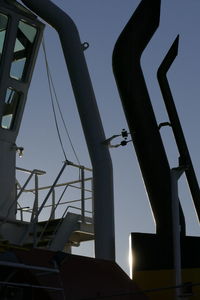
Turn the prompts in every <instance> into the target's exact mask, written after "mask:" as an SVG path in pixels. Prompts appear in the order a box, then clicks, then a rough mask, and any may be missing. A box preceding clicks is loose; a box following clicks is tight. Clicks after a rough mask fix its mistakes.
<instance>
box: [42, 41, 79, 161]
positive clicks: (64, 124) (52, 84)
mask: <svg viewBox="0 0 200 300" xmlns="http://www.w3.org/2000/svg"><path fill="white" fill-rule="evenodd" d="M42 46H43V51H44V56H45V64H46V70H47V77H48V84H49V89H50V95H51V103H52V107H53V113H54V119H55V123H56V130H57V133H58V137H59V141H60V144H61V148H62V151H63V154H64V156H65V159H66V153H65V150H64V146H63V143H62V139H61V135H60V131H59V127H58V121H57V118H56V112H55V106H54V102H53V93H54V97H55V100H56V104H57V106H58V110H59V113H60V116H61V120H62V122H63V126H64V129H65V132H66V134H67V137H68V140H69V143H70V145H71V148H72V150H73V153H74V156H75V158H76V160H77V162H78V164H79V165H80V161H79V158H78V155H77V153H76V151H75V148H74V145H73V143H72V139H71V137H70V134H69V131H68V129H67V126H66V123H65V120H64V118H63V114H62V111H61V108H60V104H59V101H58V97H57V93H56V89H55V86H54V83H53V79H52V76H51V72H50V69H49V64H48V59H47V53H46V47H45V41H44V38H43V41H42Z"/></svg>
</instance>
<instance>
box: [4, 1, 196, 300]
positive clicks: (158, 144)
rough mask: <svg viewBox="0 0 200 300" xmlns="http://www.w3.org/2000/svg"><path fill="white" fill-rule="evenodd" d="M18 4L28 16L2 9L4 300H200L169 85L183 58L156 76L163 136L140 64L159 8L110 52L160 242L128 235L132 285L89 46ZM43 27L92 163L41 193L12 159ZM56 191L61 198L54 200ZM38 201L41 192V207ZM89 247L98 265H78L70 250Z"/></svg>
mask: <svg viewBox="0 0 200 300" xmlns="http://www.w3.org/2000/svg"><path fill="white" fill-rule="evenodd" d="M21 2H22V3H23V4H24V5H25V6H26V7H27V8H26V7H25V6H22V5H21V4H20V3H19V2H17V1H16V0H0V54H1V55H0V94H1V100H0V165H1V168H0V191H1V195H0V270H1V272H0V273H1V274H0V298H1V299H16V300H23V299H27V298H28V297H30V296H31V297H32V299H55V300H56V299H72V300H75V299H76V300H83V299H88V300H89V299H91V300H92V299H103V298H112V299H116V300H117V299H122V300H126V299H127V300H128V299H141V300H142V299H152V300H154V299H161V298H162V299H179V298H180V297H183V298H184V299H186V297H189V296H192V297H193V298H192V299H198V291H199V287H198V285H197V287H196V286H195V284H196V283H197V282H198V276H199V273H200V272H199V267H200V259H199V249H200V241H199V238H198V237H188V236H186V232H185V219H184V214H183V212H182V209H181V206H180V203H179V198H178V180H179V178H180V176H181V175H182V174H183V173H184V172H185V174H186V177H187V181H188V184H189V187H190V191H191V195H192V199H193V202H194V206H195V208H196V212H197V215H198V217H199V218H200V191H199V186H198V182H197V178H196V175H195V172H194V168H193V166H192V161H191V158H190V155H189V151H188V148H187V144H186V141H185V138H184V135H183V131H182V128H181V124H180V121H179V119H178V114H177V111H176V107H175V104H174V101H173V97H172V94H171V91H170V87H169V84H168V81H167V77H166V76H167V72H168V69H169V68H170V66H171V64H172V63H173V60H174V59H175V57H176V55H177V52H178V37H177V38H176V40H175V41H174V43H173V45H172V47H171V49H170V50H169V52H168V54H167V55H166V57H165V59H164V60H163V63H162V64H161V66H160V68H159V70H158V81H159V85H160V89H161V91H162V94H163V99H164V101H165V106H166V110H167V113H168V116H169V121H170V123H169V122H168V123H167V122H165V123H162V124H159V125H158V124H157V122H156V119H155V116H154V111H153V107H152V105H151V101H150V97H149V94H148V90H147V87H146V84H145V79H144V76H143V73H142V68H141V63H140V60H141V55H142V53H143V51H144V49H145V48H146V46H147V44H148V42H149V41H150V39H151V38H152V36H153V34H154V33H155V31H156V30H157V29H158V27H159V18H160V6H161V0H155V1H153V2H152V1H149V0H142V1H141V3H140V4H139V6H138V8H137V9H136V11H135V12H134V14H133V16H132V17H131V19H130V20H129V22H128V23H127V25H126V26H125V28H124V30H123V32H122V33H121V35H120V36H119V39H118V41H117V43H116V45H115V47H114V51H113V72H114V76H115V79H116V82H117V86H118V90H119V94H120V97H121V100H122V104H123V108H124V112H125V116H126V119H127V123H128V126H129V130H130V134H131V136H132V140H131V141H130V142H132V141H133V144H134V147H135V151H136V154H137V158H138V161H139V165H140V168H141V172H142V176H143V178H144V183H145V186H146V189H147V193H148V197H149V201H150V204H151V208H152V211H153V214H154V217H155V221H156V233H155V234H147V233H132V234H131V253H132V255H134V258H135V263H134V266H133V271H134V277H133V280H131V279H130V278H129V277H128V276H127V275H126V274H125V273H124V272H123V271H122V270H121V269H120V267H118V266H117V264H116V263H115V230H114V227H115V226H114V197H113V170H112V161H111V157H110V153H109V147H108V146H112V145H111V140H112V138H115V137H116V136H113V137H112V138H110V139H106V137H105V133H104V129H103V125H102V121H101V117H100V114H99V111H98V107H97V103H96V99H95V93H94V91H93V87H92V83H91V80H90V75H89V72H88V69H87V64H86V61H85V57H84V51H85V50H86V48H87V47H88V44H87V43H81V41H80V37H79V33H78V29H77V27H76V25H75V23H74V22H73V20H72V19H71V18H70V17H69V16H68V15H67V14H66V13H65V12H63V11H62V10H61V9H60V8H59V7H57V6H56V5H55V4H53V3H52V2H51V1H50V0H42V1H41V0H22V1H21ZM39 18H40V19H42V20H44V21H45V22H46V23H48V24H50V25H51V26H52V27H53V28H54V29H55V30H56V31H57V33H58V35H59V38H60V42H61V46H62V50H63V54H64V57H65V62H66V66H67V70H68V74H69V78H70V81H71V85H72V89H73V93H74V96H75V101H76V105H77V109H78V113H79V117H80V120H81V125H82V128H83V132H84V135H85V139H86V143H87V147H88V152H89V155H90V159H91V163H92V168H91V169H90V168H88V167H86V166H83V165H79V164H75V163H73V162H71V161H69V160H67V159H66V160H65V161H64V162H63V165H62V167H61V169H60V171H59V173H58V174H55V180H54V182H53V183H52V184H51V185H49V186H41V185H40V184H39V180H40V177H41V176H43V175H44V174H45V171H43V170H38V169H34V170H29V169H28V168H27V169H24V168H20V167H17V166H16V154H19V155H21V154H22V152H23V148H22V147H19V146H17V145H16V138H17V135H18V132H19V130H20V124H21V120H22V118H23V112H24V108H25V104H26V98H27V94H28V89H29V86H30V82H31V78H32V74H33V70H34V66H35V62H36V58H37V54H38V50H39V47H40V43H41V41H42V34H43V30H44V28H45V26H44V24H43V23H42V21H40V20H39ZM141 22H142V26H140V24H141ZM144 120H145V122H144ZM166 125H169V126H171V128H172V130H173V133H174V137H175V141H176V144H177V148H178V151H179V154H180V158H179V165H178V166H177V168H173V169H170V166H169V163H168V159H167V156H166V153H165V148H164V145H163V142H162V138H161V135H160V131H159V130H160V129H161V127H163V126H166ZM121 136H122V137H125V139H124V141H123V142H122V145H123V143H124V144H126V143H127V136H128V133H127V132H126V131H125V130H123V131H122V134H121ZM67 168H72V169H73V170H77V177H76V178H75V179H72V180H69V181H66V180H64V179H63V177H62V176H63V174H64V172H65V171H66V169H67ZM18 172H21V173H23V174H26V175H27V178H26V180H25V182H24V183H23V184H21V183H20V182H19V181H18V180H17V177H16V173H18ZM30 183H32V185H31V186H30ZM60 188H62V192H59V193H57V191H58V189H60ZM69 188H72V189H75V190H76V191H77V195H78V199H76V200H72V201H64V202H63V201H62V200H63V196H64V195H66V192H67V189H69ZM41 191H43V192H45V196H44V198H43V200H42V201H41V199H39V195H40V193H41ZM27 195H31V197H32V200H31V205H30V204H28V205H26V202H24V201H23V197H25V198H26V197H27ZM56 195H59V196H58V197H56ZM29 203H30V201H29ZM88 203H89V204H88ZM105 207H106V209H105ZM47 208H48V209H50V213H48V214H46V213H45V212H46V211H45V209H47ZM25 214H26V217H24V216H25ZM27 214H28V215H29V217H28V218H27ZM91 240H94V242H95V258H86V257H81V256H75V255H72V254H71V247H72V246H79V245H80V243H82V242H84V241H91ZM188 282H189V283H188ZM87 284H88V285H89V287H88V286H87ZM193 286H194V287H193ZM153 291H154V292H155V291H156V293H152V292H153ZM196 295H197V296H196Z"/></svg>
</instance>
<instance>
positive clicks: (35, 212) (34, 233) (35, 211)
mask: <svg viewBox="0 0 200 300" xmlns="http://www.w3.org/2000/svg"><path fill="white" fill-rule="evenodd" d="M35 218H37V221H36V223H35V224H34V226H33V240H34V245H35V243H36V240H37V223H38V174H35V202H34V207H33V213H32V218H31V222H32V220H34V219H35Z"/></svg>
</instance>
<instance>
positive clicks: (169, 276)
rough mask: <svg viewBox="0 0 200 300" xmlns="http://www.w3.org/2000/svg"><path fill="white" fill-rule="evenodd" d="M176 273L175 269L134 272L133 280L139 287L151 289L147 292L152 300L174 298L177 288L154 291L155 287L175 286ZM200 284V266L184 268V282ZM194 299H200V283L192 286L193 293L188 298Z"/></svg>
mask: <svg viewBox="0 0 200 300" xmlns="http://www.w3.org/2000/svg"><path fill="white" fill-rule="evenodd" d="M174 277H175V274H174V271H173V270H158V271H140V272H135V273H134V274H133V280H134V281H135V282H136V283H137V285H138V286H139V288H140V289H141V290H142V291H144V290H149V292H146V295H148V297H149V299H150V300H161V299H162V300H170V299H174V296H175V289H173V288H172V289H169V290H162V291H152V292H150V290H153V289H158V290H159V289H162V288H166V287H173V286H175V279H174ZM188 282H189V283H191V284H194V285H195V284H198V283H200V268H197V269H196V268H195V269H184V270H182V283H188ZM185 299H192V300H199V299H200V285H199V286H198V285H197V286H193V287H192V295H190V296H189V295H188V298H185Z"/></svg>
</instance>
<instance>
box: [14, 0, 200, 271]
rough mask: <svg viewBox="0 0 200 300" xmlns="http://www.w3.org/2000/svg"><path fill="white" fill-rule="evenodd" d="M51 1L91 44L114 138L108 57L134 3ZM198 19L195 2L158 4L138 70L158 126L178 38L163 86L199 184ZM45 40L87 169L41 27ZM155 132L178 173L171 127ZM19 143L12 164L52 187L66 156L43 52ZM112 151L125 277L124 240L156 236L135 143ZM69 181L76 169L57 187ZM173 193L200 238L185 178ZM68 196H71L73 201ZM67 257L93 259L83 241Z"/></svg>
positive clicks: (53, 51) (69, 97)
mask: <svg viewBox="0 0 200 300" xmlns="http://www.w3.org/2000/svg"><path fill="white" fill-rule="evenodd" d="M53 2H54V3H55V4H56V5H58V6H59V7H60V8H62V9H63V10H64V11H65V12H66V13H67V14H68V15H69V16H70V17H71V18H72V19H73V20H74V22H75V23H76V25H77V28H78V30H79V34H80V37H81V41H82V42H88V43H89V48H88V49H87V50H86V51H85V57H86V61H87V65H88V68H89V72H90V76H91V80H92V83H93V88H94V92H95V95H96V100H97V105H98V107H99V111H100V115H101V119H102V122H103V127H104V130H105V134H106V137H107V138H109V137H111V136H112V135H115V134H120V133H121V131H122V129H123V128H125V129H127V130H128V127H127V123H126V120H125V116H124V113H123V109H122V105H121V101H120V98H119V94H118V91H117V86H116V84H115V80H114V76H113V72H112V51H113V48H114V45H115V42H116V40H117V38H118V36H119V35H120V33H121V31H122V29H123V28H124V26H125V25H126V23H127V22H128V20H129V18H130V17H131V15H132V14H133V12H134V11H135V9H136V7H137V6H138V4H139V3H140V1H139V0H123V1H122V0H102V1H97V0H84V1H83V0H67V1H64V0H54V1H53ZM199 14H200V2H199V0H192V1H188V0H176V1H175V0H163V1H161V17H160V26H159V28H158V30H157V31H156V33H155V35H154V36H153V38H152V40H151V41H150V43H149V45H148V46H147V48H146V49H145V51H144V53H143V55H142V69H143V72H144V76H145V79H146V83H147V87H148V89H149V94H150V98H151V101H152V105H153V108H154V112H155V114H156V119H157V122H158V123H161V122H166V121H168V117H167V114H166V110H165V107H164V102H163V99H162V96H161V92H160V90H159V86H158V82H157V79H156V72H157V69H158V67H159V65H160V63H161V62H162V60H163V58H164V56H165V54H166V53H167V51H168V50H169V48H170V46H171V44H172V43H173V41H174V39H175V38H176V36H177V34H179V35H180V43H179V54H178V57H177V58H176V60H175V62H174V63H173V66H172V67H171V69H170V71H169V74H168V80H169V82H170V86H171V90H172V93H173V96H174V100H175V104H176V107H177V111H178V114H179V118H180V121H181V124H182V128H183V131H184V135H185V138H186V141H187V144H188V147H189V151H190V155H191V158H192V161H193V165H194V168H195V171H196V175H197V178H198V179H199V178H200V161H199V151H200V141H199V128H200V118H199V112H200V84H199V82H200V36H199V28H200V18H199ZM141 26H142V24H141ZM44 38H45V44H46V52H47V57H48V62H49V68H50V70H51V74H52V78H53V81H54V85H55V89H56V92H57V96H58V99H59V102H60V106H61V110H62V112H63V117H64V119H65V122H66V125H67V128H68V130H69V133H70V137H71V139H72V142H73V145H74V148H75V149H76V153H77V156H78V159H79V161H80V162H81V164H82V165H85V166H86V167H91V163H90V159H89V155H88V151H87V146H86V143H85V139H84V136H83V131H82V127H81V123H80V120H79V116H78V112H77V108H76V104H75V100H74V96H73V92H72V89H71V85H70V80H69V76H68V72H67V68H66V66H65V62H64V58H63V53H62V50H61V46H60V42H59V38H58V36H57V33H56V32H55V30H54V29H53V28H51V27H50V26H49V25H46V28H45V33H44ZM60 127H61V134H62V139H63V144H64V147H65V151H66V155H67V158H68V159H69V160H70V161H73V162H74V163H77V161H76V157H75V155H74V153H73V151H72V148H71V146H70V143H69V140H68V139H67V137H66V134H65V132H64V130H63V127H62V125H60ZM161 134H162V138H163V142H164V145H165V148H166V152H167V155H168V159H169V162H170V166H171V167H172V168H173V167H177V166H178V156H179V155H178V152H177V148H176V145H175V142H174V138H173V135H172V132H171V129H170V128H169V127H165V128H163V129H162V132H161ZM115 142H116V144H117V143H119V142H121V139H120V138H118V139H116V141H113V143H115ZM17 145H18V146H22V147H24V149H25V150H24V155H23V157H22V158H17V166H18V167H23V168H27V169H41V170H45V171H46V172H47V175H44V176H42V178H41V181H40V185H48V184H51V183H52V181H53V180H54V179H55V177H56V176H57V174H58V172H59V170H60V168H61V166H62V162H63V161H64V156H63V153H62V150H61V147H60V144H59V141H58V136H57V132H56V128H55V122H54V118H53V112H52V107H51V101H50V93H49V88H48V81H47V75H46V70H45V60H44V53H43V51H42V47H41V49H40V52H39V56H38V60H37V63H36V67H35V71H34V74H33V79H32V83H31V86H30V90H29V95H28V99H27V104H26V108H25V112H24V117H23V121H22V124H21V129H20V132H19V136H18V139H17ZM110 153H111V157H112V162H113V170H114V201H115V234H116V256H117V258H116V260H117V263H118V264H119V265H120V266H121V267H122V268H123V269H124V270H125V271H126V272H128V246H129V243H128V239H129V234H130V233H131V232H155V223H154V220H153V217H152V212H151V208H150V205H149V201H148V197H147V194H146V191H145V187H144V184H143V179H142V176H141V172H140V169H139V165H138V161H137V157H136V154H135V151H134V147H133V144H132V143H128V145H127V146H126V147H118V148H112V149H111V150H110ZM71 175H72V178H70V176H71ZM74 175H75V174H74V171H71V170H69V172H68V173H66V175H65V178H64V179H63V181H70V180H73V179H74V177H73V176H74ZM179 195H180V200H181V204H182V207H183V210H184V214H185V217H186V230H187V234H188V235H198V236H199V235H200V228H199V223H198V221H197V218H196V215H195V210H194V207H193V205H192V201H191V196H190V193H189V191H188V187H187V183H186V180H185V176H184V175H183V176H182V177H181V179H180V181H179ZM69 197H72V198H73V197H74V195H73V196H72V195H70V196H69ZM105 209H106V208H105ZM73 253H79V254H83V255H92V254H93V247H92V245H91V243H88V244H86V245H83V246H81V247H80V249H74V250H73Z"/></svg>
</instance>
